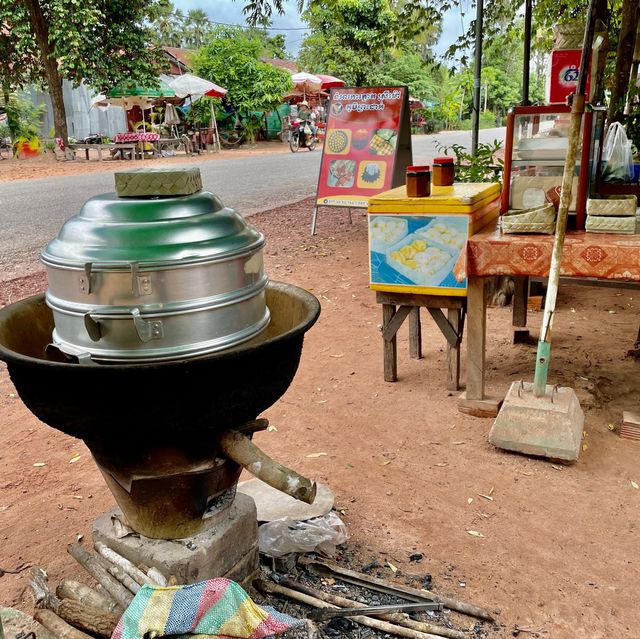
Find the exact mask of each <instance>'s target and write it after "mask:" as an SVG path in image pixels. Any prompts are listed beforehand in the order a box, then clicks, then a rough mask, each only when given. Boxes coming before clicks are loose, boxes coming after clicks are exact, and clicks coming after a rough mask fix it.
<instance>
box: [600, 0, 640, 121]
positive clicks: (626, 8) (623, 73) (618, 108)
mask: <svg viewBox="0 0 640 639" xmlns="http://www.w3.org/2000/svg"><path fill="white" fill-rule="evenodd" d="M639 10H640V0H623V2H622V16H621V18H620V35H619V38H618V49H617V51H616V71H615V75H614V85H613V90H612V91H611V102H610V104H609V111H608V113H607V121H608V122H609V123H611V122H614V121H621V120H622V119H623V117H624V105H625V96H626V95H627V90H628V88H629V72H630V70H631V63H632V61H633V49H634V47H635V40H636V29H637V27H638V14H639Z"/></svg>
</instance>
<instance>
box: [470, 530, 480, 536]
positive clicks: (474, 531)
mask: <svg viewBox="0 0 640 639" xmlns="http://www.w3.org/2000/svg"><path fill="white" fill-rule="evenodd" d="M467 533H469V534H470V535H471V536H472V537H484V535H483V534H482V533H481V532H478V531H477V530H467Z"/></svg>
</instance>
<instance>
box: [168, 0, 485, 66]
mask: <svg viewBox="0 0 640 639" xmlns="http://www.w3.org/2000/svg"><path fill="white" fill-rule="evenodd" d="M172 1H173V5H174V6H175V7H176V8H177V9H181V10H182V11H183V12H184V13H186V12H187V11H189V9H203V10H204V11H205V12H206V13H207V15H208V16H209V18H210V19H211V20H212V21H214V22H224V23H227V24H239V25H242V26H244V25H245V24H246V23H245V20H244V16H243V15H242V7H243V6H244V0H235V1H234V0H210V1H207V0H172ZM461 4H462V8H463V10H464V9H465V5H466V6H470V5H471V2H470V0H461ZM472 17H473V16H471V14H469V13H467V15H465V16H464V18H463V20H464V27H465V29H466V28H468V26H469V22H470V20H471V19H472ZM272 20H273V29H271V30H270V33H271V34H272V35H275V34H276V33H282V34H283V35H284V36H285V39H286V43H287V50H288V51H289V52H290V53H291V55H292V56H293V57H296V56H297V54H298V49H299V47H300V44H301V43H302V41H303V39H304V38H305V34H306V33H307V32H305V31H304V30H303V29H304V28H305V27H306V25H305V24H304V22H302V20H300V16H299V14H298V11H297V10H296V2H295V0H287V1H286V2H285V14H284V15H283V16H280V15H278V14H277V13H276V12H274V15H273V16H272ZM442 26H443V29H442V37H441V38H440V42H438V45H437V46H436V47H435V52H436V54H437V55H441V54H442V53H444V51H446V49H447V47H448V46H449V45H450V44H452V43H453V42H454V41H455V40H456V38H457V37H458V36H459V35H460V33H461V28H462V25H461V18H460V11H459V10H458V9H454V10H451V11H450V12H448V13H447V14H445V17H444V21H443V25H442Z"/></svg>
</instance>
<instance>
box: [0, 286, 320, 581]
mask: <svg viewBox="0 0 640 639" xmlns="http://www.w3.org/2000/svg"><path fill="white" fill-rule="evenodd" d="M264 298H265V301H266V306H267V307H268V311H269V314H270V321H269V324H268V326H267V327H266V328H265V329H264V330H262V331H261V332H260V333H258V334H257V335H255V336H254V337H252V338H251V339H249V340H247V341H244V342H242V343H240V344H237V345H235V346H232V347H230V348H227V349H225V350H219V351H215V352H210V353H206V354H201V355H198V356H194V357H184V358H177V359H171V360H169V361H167V360H164V359H163V360H162V361H151V362H150V361H143V362H138V361H135V360H133V361H126V362H106V363H96V362H94V361H91V359H89V358H79V359H78V360H75V359H70V358H69V357H68V354H65V353H63V352H61V351H60V350H58V349H55V348H53V349H52V348H50V347H49V346H50V343H51V340H52V333H53V331H54V313H53V312H52V309H51V308H50V306H48V305H47V303H46V302H45V296H44V295H38V296H33V297H30V298H27V299H25V300H22V301H20V302H16V303H14V304H11V305H10V306H7V307H6V308H4V309H1V310H0V359H2V360H4V361H5V362H6V363H7V366H8V370H9V374H10V376H11V379H12V381H13V383H14V385H15V387H16V390H17V391H18V394H19V395H20V397H21V399H22V401H23V402H24V403H25V405H26V406H27V407H28V408H29V409H30V410H31V411H32V412H33V413H34V414H35V415H36V417H38V418H39V419H40V420H41V421H43V422H44V423H46V424H48V425H49V426H51V427H53V428H56V429H58V430H61V431H62V432H64V433H66V434H68V435H71V436H73V437H78V438H81V439H83V440H84V442H85V443H86V444H87V446H88V448H89V449H90V451H91V453H92V455H93V457H94V459H95V461H96V463H97V465H98V467H99V469H100V471H101V472H102V474H103V476H104V478H105V481H106V483H107V485H108V487H109V489H110V490H111V492H112V494H113V496H114V498H115V501H116V503H117V508H116V509H114V510H113V511H110V512H109V513H105V514H104V515H103V516H101V517H100V518H99V519H98V520H97V521H96V523H95V525H94V538H95V539H96V540H98V541H102V542H104V543H105V544H106V545H107V546H109V547H111V548H112V549H113V550H115V551H116V552H119V553H120V554H122V555H123V556H125V557H127V558H128V559H130V560H131V561H134V562H135V563H144V564H146V565H147V566H154V567H156V568H158V569H159V570H160V571H161V572H164V573H165V574H167V575H173V576H175V577H176V578H177V579H178V581H179V582H181V583H193V582H194V581H198V580H201V579H205V578H209V577H214V576H228V577H229V578H232V579H234V580H237V581H241V580H242V579H244V578H245V577H246V576H248V575H250V574H251V573H252V572H253V571H254V570H255V568H256V567H257V522H256V514H255V505H254V504H253V501H252V500H251V499H250V498H247V497H245V496H243V495H237V496H236V484H237V481H238V478H239V476H240V473H241V471H242V468H243V467H245V468H247V469H248V470H249V471H250V472H252V473H253V474H255V475H256V476H258V477H259V478H261V479H263V480H266V481H267V482H268V483H270V484H271V485H273V486H275V487H277V488H280V489H283V490H286V491H287V492H288V493H289V494H291V495H293V496H295V497H297V498H299V499H302V500H303V501H307V502H309V503H310V502H312V501H313V499H314V497H315V484H314V483H313V482H310V481H309V480H307V479H305V478H303V477H301V476H299V475H297V474H296V473H295V472H293V471H290V470H289V469H285V468H284V467H282V466H280V465H279V464H277V462H275V461H273V460H271V459H270V458H268V457H267V456H266V455H265V454H264V453H262V452H261V451H260V450H259V449H257V448H256V447H255V446H254V445H253V443H252V442H251V437H252V434H253V433H254V432H255V431H257V430H260V429H262V428H265V427H266V420H259V419H257V418H258V416H259V415H260V414H261V413H262V411H264V410H265V409H267V408H268V407H269V406H271V405H272V404H273V403H274V402H276V401H277V400H278V399H279V398H280V397H281V396H282V394H283V393H284V392H285V391H286V390H287V388H288V387H289V385H290V383H291V381H292V379H293V377H294V375H295V372H296V369H297V367H298V363H299V360H300V354H301V350H302V344H303V338H304V333H305V332H306V331H307V330H308V329H309V328H311V326H312V325H313V324H314V323H315V321H316V319H317V317H318V315H319V313H320V305H319V303H318V300H317V299H316V298H315V297H314V296H313V295H311V294H310V293H308V292H307V291H304V290H303V289H300V288H297V287H295V286H292V285H288V284H283V283H278V282H269V283H268V284H267V285H266V286H265V288H264ZM114 522H117V523H120V522H121V523H124V524H126V525H127V526H129V527H130V528H131V529H132V530H133V531H134V532H135V533H137V534H134V535H128V536H124V537H122V536H120V534H119V532H118V528H117V527H115V526H114Z"/></svg>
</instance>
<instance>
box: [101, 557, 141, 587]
mask: <svg viewBox="0 0 640 639" xmlns="http://www.w3.org/2000/svg"><path fill="white" fill-rule="evenodd" d="M96 560H97V561H98V563H100V564H101V565H102V567H103V568H104V569H105V570H106V571H107V572H108V573H109V574H110V575H111V576H112V577H115V578H116V579H117V580H118V581H119V582H120V583H121V584H122V585H123V586H124V587H125V588H126V589H127V590H128V591H129V592H132V593H133V594H134V595H135V594H136V593H137V592H138V590H140V584H139V583H138V582H137V581H136V580H135V579H134V578H133V577H131V575H129V574H127V573H126V572H125V571H124V570H123V569H122V568H121V567H120V566H117V565H116V564H112V563H111V562H110V561H109V560H108V559H107V558H106V557H103V556H102V555H98V556H97V557H96Z"/></svg>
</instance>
